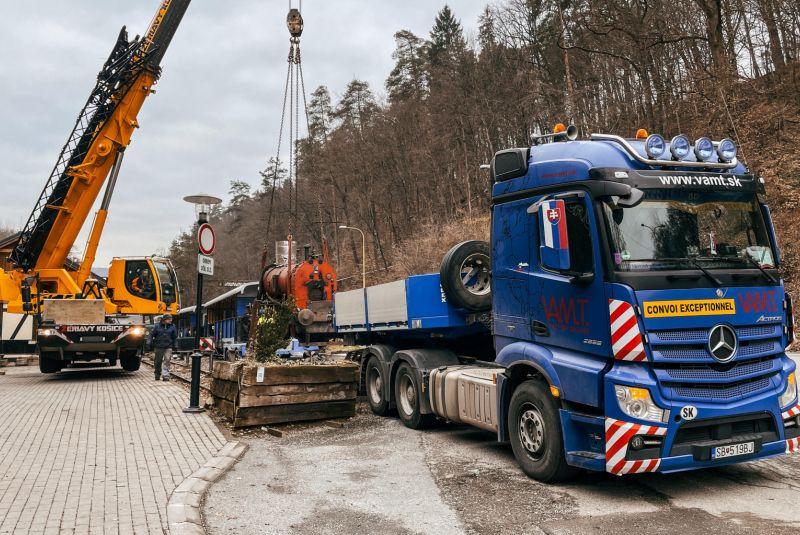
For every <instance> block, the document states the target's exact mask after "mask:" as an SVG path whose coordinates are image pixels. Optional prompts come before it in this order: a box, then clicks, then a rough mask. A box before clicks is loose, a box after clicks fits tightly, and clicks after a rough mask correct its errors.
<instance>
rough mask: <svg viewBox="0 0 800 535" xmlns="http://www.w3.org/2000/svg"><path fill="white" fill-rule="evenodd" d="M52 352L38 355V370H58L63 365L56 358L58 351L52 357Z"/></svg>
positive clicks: (45, 371)
mask: <svg viewBox="0 0 800 535" xmlns="http://www.w3.org/2000/svg"><path fill="white" fill-rule="evenodd" d="M52 355H53V354H52V353H42V354H41V355H39V371H40V372H42V373H56V372H60V371H61V369H62V368H63V367H64V365H63V364H62V363H61V361H60V360H59V359H58V353H55V358H52Z"/></svg>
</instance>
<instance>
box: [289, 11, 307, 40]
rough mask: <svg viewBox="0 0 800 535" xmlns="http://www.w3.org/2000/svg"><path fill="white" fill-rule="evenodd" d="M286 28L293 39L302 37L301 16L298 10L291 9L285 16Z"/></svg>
mask: <svg viewBox="0 0 800 535" xmlns="http://www.w3.org/2000/svg"><path fill="white" fill-rule="evenodd" d="M286 26H287V27H288V28H289V33H290V34H291V35H292V37H294V38H298V37H300V36H301V35H303V16H302V15H301V14H300V10H299V9H295V8H292V9H290V10H289V14H288V15H287V16H286Z"/></svg>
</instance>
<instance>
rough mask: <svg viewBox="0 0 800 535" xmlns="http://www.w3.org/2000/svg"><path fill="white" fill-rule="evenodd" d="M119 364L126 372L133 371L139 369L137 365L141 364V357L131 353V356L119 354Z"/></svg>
mask: <svg viewBox="0 0 800 535" xmlns="http://www.w3.org/2000/svg"><path fill="white" fill-rule="evenodd" d="M119 362H120V364H121V365H122V369H123V370H125V371H126V372H135V371H138V370H139V366H141V365H142V359H141V357H139V356H138V355H131V356H125V355H123V356H121V357H120V359H119Z"/></svg>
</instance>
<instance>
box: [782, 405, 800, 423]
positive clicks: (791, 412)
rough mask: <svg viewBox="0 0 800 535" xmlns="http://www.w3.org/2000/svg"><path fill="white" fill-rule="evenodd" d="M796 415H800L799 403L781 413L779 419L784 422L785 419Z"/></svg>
mask: <svg viewBox="0 0 800 535" xmlns="http://www.w3.org/2000/svg"><path fill="white" fill-rule="evenodd" d="M798 414H800V403H798V404H797V405H795V406H794V407H792V408H791V409H789V410H788V411H786V412H782V413H781V418H783V419H784V420H785V419H786V418H791V417H792V416H797V415H798Z"/></svg>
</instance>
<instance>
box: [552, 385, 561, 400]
mask: <svg viewBox="0 0 800 535" xmlns="http://www.w3.org/2000/svg"><path fill="white" fill-rule="evenodd" d="M550 393H551V394H553V397H554V398H560V397H561V391H560V390H559V389H558V388H556V387H555V386H551V387H550Z"/></svg>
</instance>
